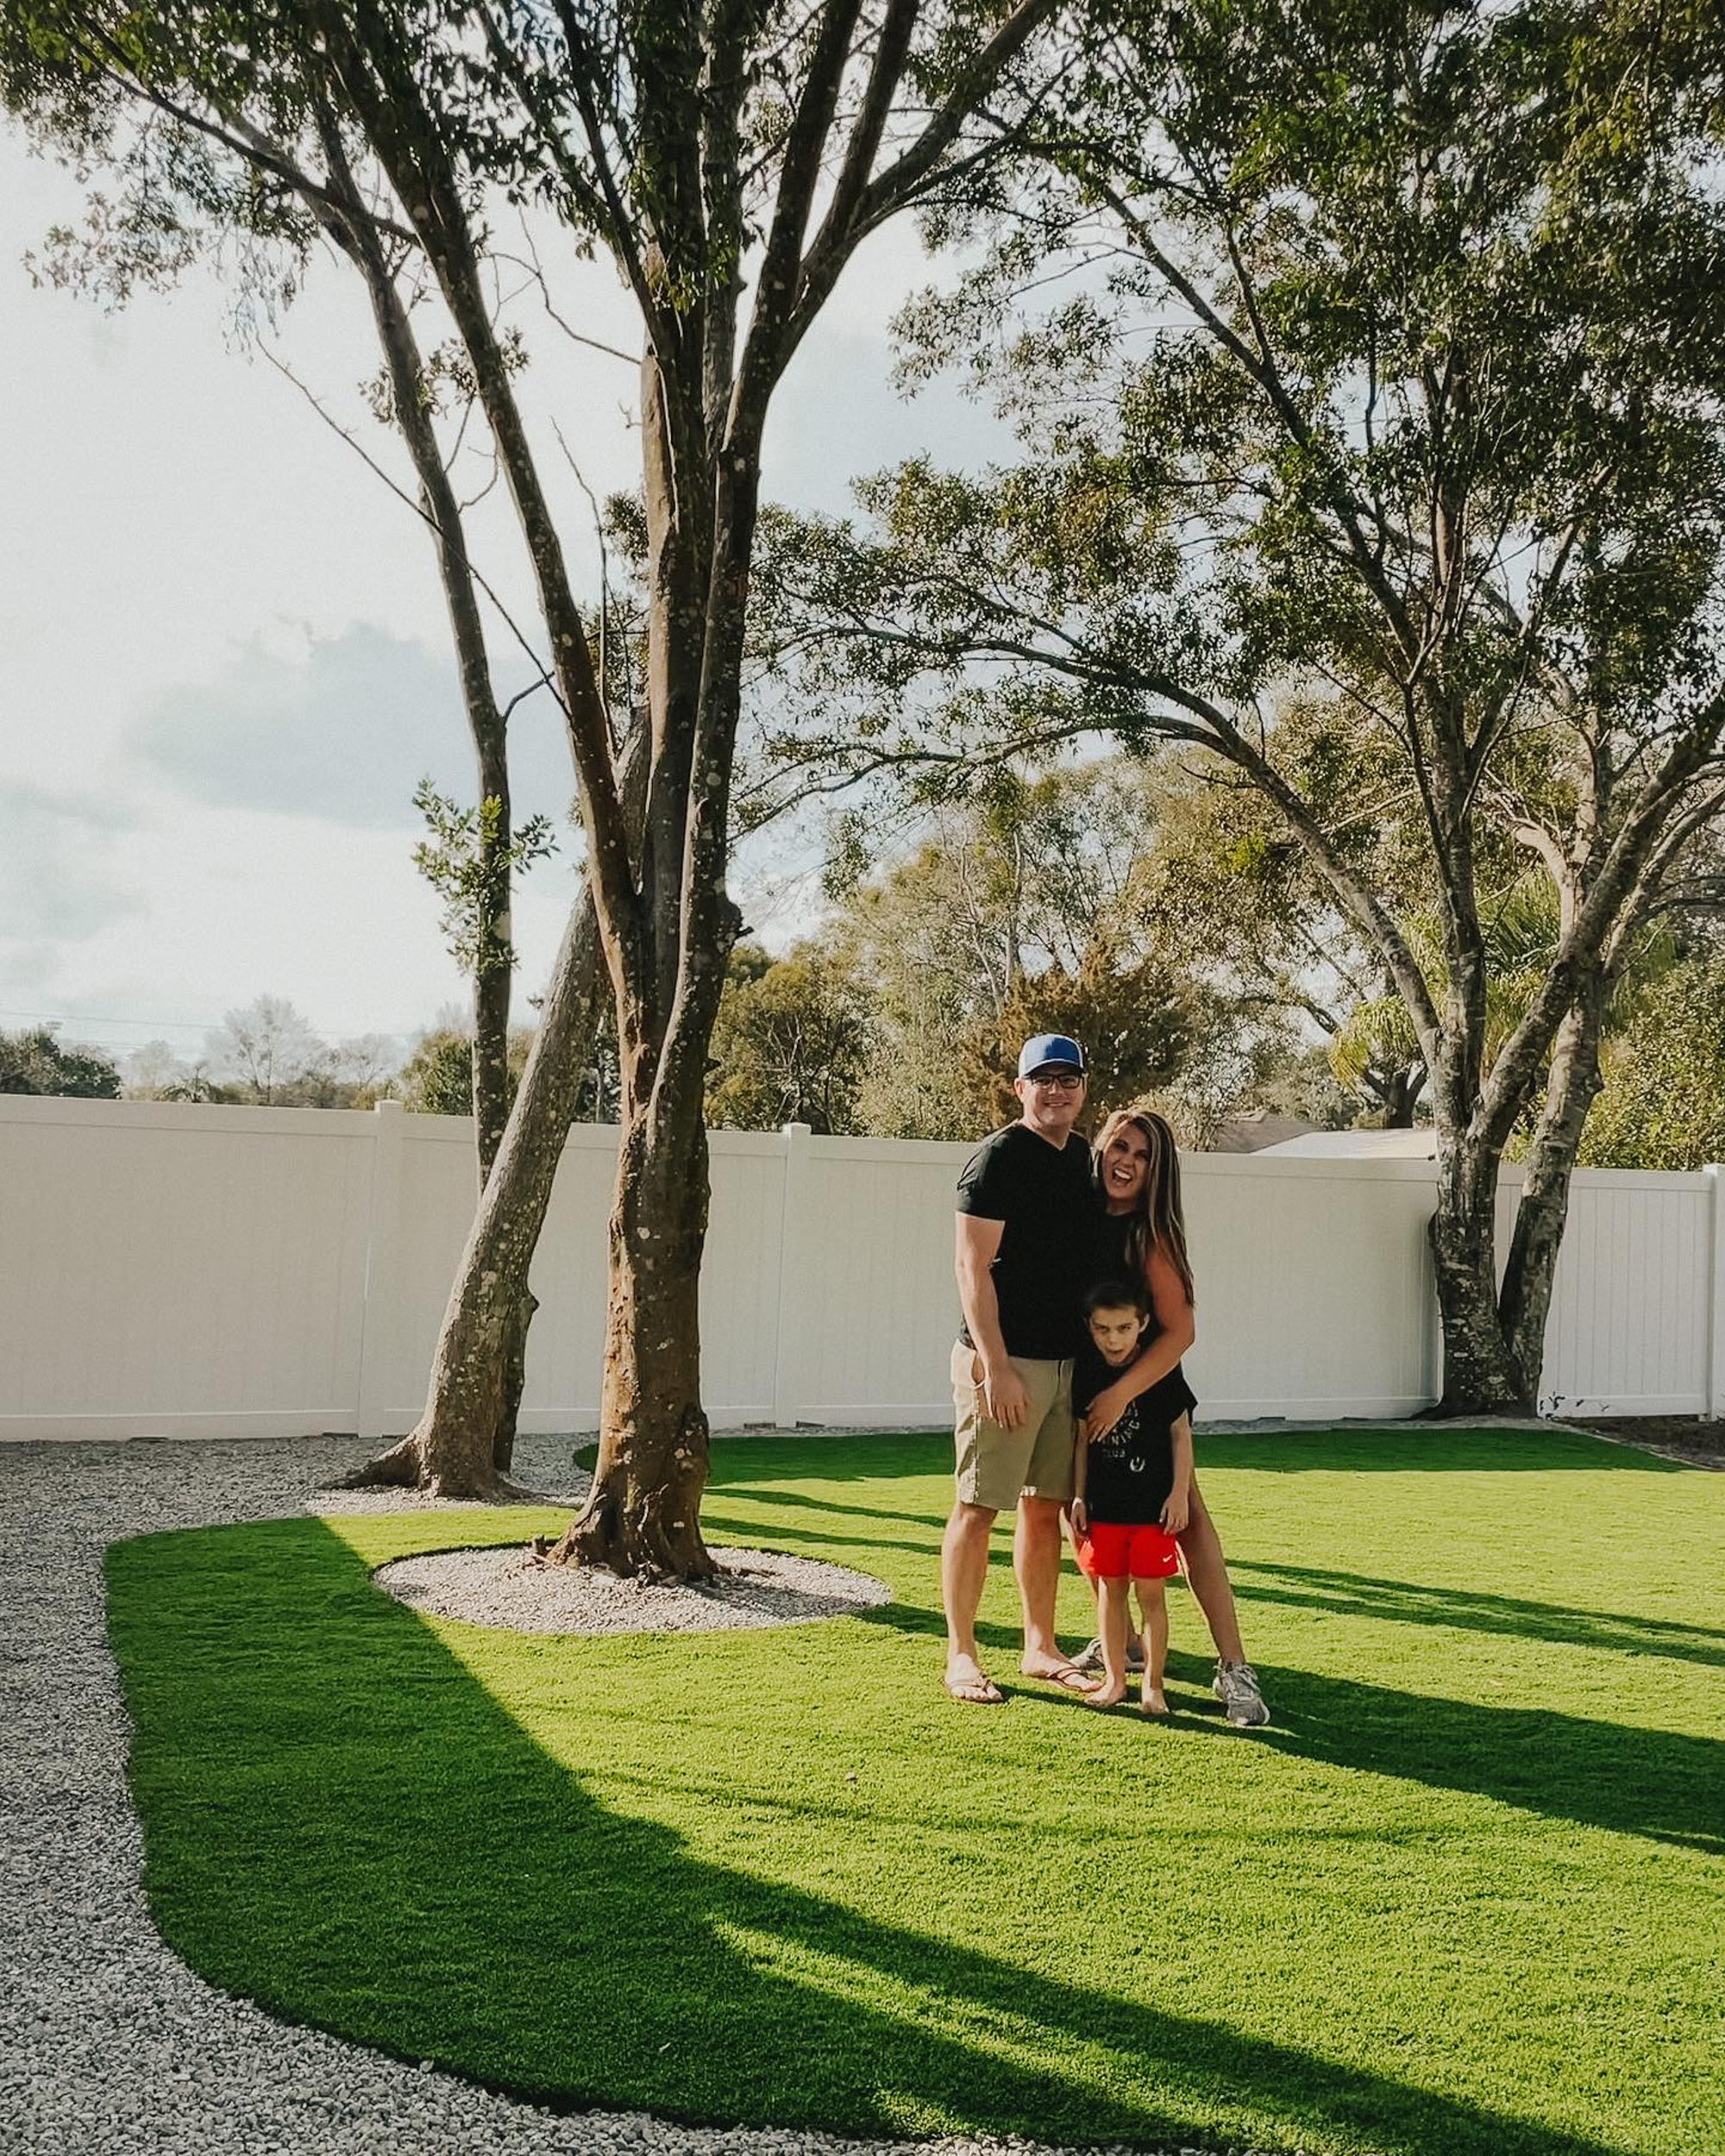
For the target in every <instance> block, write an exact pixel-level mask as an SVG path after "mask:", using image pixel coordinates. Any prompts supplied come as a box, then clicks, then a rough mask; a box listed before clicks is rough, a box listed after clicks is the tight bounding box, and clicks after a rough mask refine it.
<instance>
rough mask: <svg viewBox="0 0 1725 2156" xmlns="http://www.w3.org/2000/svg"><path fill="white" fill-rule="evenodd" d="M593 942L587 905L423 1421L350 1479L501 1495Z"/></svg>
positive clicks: (560, 967)
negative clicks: (533, 1274)
mask: <svg viewBox="0 0 1725 2156" xmlns="http://www.w3.org/2000/svg"><path fill="white" fill-rule="evenodd" d="M601 975H602V968H601V967H600V964H599V939H598V937H597V934H596V932H595V930H594V926H593V908H592V905H591V903H590V901H589V900H588V899H587V897H586V893H583V894H582V897H581V900H580V904H579V905H577V906H576V907H575V908H574V912H572V913H571V915H570V917H569V924H568V928H567V929H566V930H565V931H564V934H563V943H562V948H561V950H560V951H559V952H558V954H557V963H556V966H555V969H554V971H553V973H552V976H551V986H550V988H549V992H548V993H547V995H546V998H545V1006H544V1009H543V1012H542V1013H541V1015H540V1022H539V1031H538V1032H537V1034H536V1036H535V1037H534V1042H533V1049H532V1052H531V1054H530V1056H528V1059H527V1068H526V1069H525V1070H524V1072H523V1074H522V1078H521V1087H520V1090H519V1092H518V1093H517V1095H516V1098H515V1106H514V1107H513V1109H512V1110H511V1113H510V1118H509V1121H508V1124H507V1125H506V1126H505V1131H504V1134H503V1143H502V1144H501V1145H500V1146H499V1149H498V1154H497V1158H496V1160H495V1161H494V1162H493V1163H492V1171H491V1174H490V1175H489V1177H488V1178H487V1179H486V1187H485V1189H484V1191H483V1193H482V1194H481V1195H480V1203H479V1207H478V1210H477V1211H476V1212H475V1213H474V1224H473V1226H472V1228H471V1229H470V1231H469V1232H468V1236H467V1248H466V1249H465V1250H463V1251H462V1253H461V1264H460V1266H459V1268H458V1269H457V1270H456V1274H455V1285H454V1287H453V1288H451V1290H450V1294H449V1306H448V1307H447V1309H446V1310H445V1312H444V1313H443V1324H442V1330H441V1332H439V1334H438V1336H437V1348H436V1354H435V1356H434V1357H433V1358H432V1364H431V1380H430V1388H429V1391H428V1393H427V1396H426V1401H425V1411H424V1413H423V1414H422V1415H421V1416H420V1418H419V1420H418V1421H417V1423H416V1424H415V1425H414V1427H413V1429H412V1431H411V1432H410V1433H409V1434H408V1436H406V1437H405V1438H402V1440H401V1441H400V1443H399V1444H398V1445H392V1447H391V1448H390V1450H389V1451H387V1452H385V1453H384V1454H382V1455H381V1456H380V1457H379V1458H377V1459H375V1460H373V1461H372V1462H370V1463H369V1464H368V1465H367V1466H365V1467H363V1468H361V1469H359V1470H357V1471H356V1472H355V1473H354V1474H353V1475H351V1476H348V1477H346V1478H345V1480H344V1482H343V1484H342V1487H344V1488H347V1489H367V1488H369V1487H372V1486H373V1485H375V1484H378V1483H384V1484H398V1485H402V1486H405V1487H407V1488H410V1489H423V1490H425V1491H428V1492H429V1493H430V1495H433V1496H436V1497H495V1496H499V1495H507V1494H508V1492H507V1486H506V1485H505V1482H504V1481H503V1474H504V1472H505V1470H506V1468H507V1467H508V1465H509V1458H508V1457H505V1458H503V1459H499V1457H498V1453H499V1433H500V1432H504V1431H505V1429H506V1430H507V1433H508V1446H509V1451H510V1453H511V1454H512V1451H513V1446H514V1435H515V1417H516V1413H517V1409H518V1407H519V1404H520V1398H521V1383H522V1375H523V1370H524V1363H525V1357H526V1348H527V1326H526V1319H528V1318H529V1317H530V1315H531V1313H532V1308H533V1301H532V1297H531V1294H530V1292H529V1291H528V1289H527V1285H526V1283H527V1275H528V1269H529V1268H530V1265H531V1263H532V1261H533V1251H534V1248H535V1246H536V1244H537V1242H538V1240H539V1231H540V1229H541V1228H542V1227H543V1225H544V1221H545V1213H546V1209H547V1207H548V1206H549V1204H550V1202H551V1189H552V1185H553V1184H554V1183H555V1180H556V1174H557V1163H558V1162H559V1161H560V1160H561V1157H562V1151H563V1141H564V1139H565V1138H567V1137H568V1129H569V1123H570V1119H571V1118H572V1116H573V1113H574V1104H575V1094H576V1093H577V1092H578V1090H579V1089H580V1082H581V1079H582V1077H583V1076H584V1075H585V1072H586V1062H587V1058H588V1056H589V1055H590V1053H591V1050H592V1033H593V1020H594V995H595V988H596V986H597V984H598V982H599V980H600V978H601Z"/></svg>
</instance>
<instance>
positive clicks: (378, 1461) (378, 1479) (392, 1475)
mask: <svg viewBox="0 0 1725 2156" xmlns="http://www.w3.org/2000/svg"><path fill="white" fill-rule="evenodd" d="M423 1475H424V1459H423V1454H422V1452H421V1450H420V1445H419V1436H418V1432H417V1431H415V1432H410V1433H409V1435H408V1436H406V1437H405V1438H402V1439H401V1440H400V1441H399V1442H398V1444H395V1445H391V1447H390V1448H389V1450H388V1451H387V1452H380V1453H379V1454H378V1456H377V1457H376V1458H375V1459H374V1460H367V1462H366V1463H365V1465H364V1466H363V1467H356V1468H353V1469H350V1470H349V1471H348V1473H347V1474H345V1475H338V1476H336V1478H335V1480H334V1481H333V1482H329V1483H328V1484H327V1485H326V1487H327V1488H328V1489H419V1488H420V1486H421V1482H422V1479H423Z"/></svg>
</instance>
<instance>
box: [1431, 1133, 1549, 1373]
mask: <svg viewBox="0 0 1725 2156" xmlns="http://www.w3.org/2000/svg"><path fill="white" fill-rule="evenodd" d="M1498 1159H1499V1155H1498V1152H1497V1150H1496V1147H1495V1146H1490V1145H1488V1144H1486V1143H1485V1142H1484V1139H1483V1138H1480V1137H1479V1136H1478V1135H1477V1133H1476V1132H1475V1131H1472V1130H1471V1129H1470V1130H1464V1131H1445V1132H1443V1133H1442V1134H1441V1135H1440V1139H1439V1153H1438V1209H1437V1212H1436V1213H1434V1214H1433V1219H1432V1225H1431V1238H1432V1256H1433V1262H1434V1263H1435V1265H1436V1269H1437V1283H1438V1309H1439V1313H1440V1318H1441V1321H1442V1325H1443V1335H1444V1391H1443V1398H1442V1399H1441V1401H1440V1402H1439V1404H1438V1413H1440V1414H1442V1415H1477V1414H1527V1413H1531V1412H1532V1407H1533V1402H1532V1398H1531V1395H1529V1394H1528V1393H1527V1390H1526V1388H1525V1386H1524V1383H1523V1378H1522V1373H1521V1369H1520V1367H1519V1365H1518V1364H1517V1363H1516V1361H1515V1357H1514V1355H1513V1354H1512V1353H1511V1352H1510V1348H1509V1342H1508V1340H1507V1339H1506V1338H1504V1333H1503V1327H1502V1321H1501V1319H1500V1317H1499V1314H1498V1304H1497V1263H1496V1196H1497V1164H1498Z"/></svg>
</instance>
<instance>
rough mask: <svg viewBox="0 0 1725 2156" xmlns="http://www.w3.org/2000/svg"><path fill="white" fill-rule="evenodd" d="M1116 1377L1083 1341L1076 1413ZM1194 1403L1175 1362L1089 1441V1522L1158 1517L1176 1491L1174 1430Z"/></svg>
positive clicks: (1133, 1522)
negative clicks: (1110, 1426)
mask: <svg viewBox="0 0 1725 2156" xmlns="http://www.w3.org/2000/svg"><path fill="white" fill-rule="evenodd" d="M1118 1376H1120V1370H1119V1369H1116V1368H1115V1367H1114V1366H1113V1364H1111V1363H1106V1362H1104V1361H1103V1359H1102V1357H1101V1355H1100V1354H1099V1353H1098V1351H1097V1350H1096V1349H1095V1346H1094V1344H1089V1343H1087V1344H1086V1345H1085V1347H1084V1350H1083V1351H1082V1353H1081V1354H1080V1356H1079V1357H1078V1366H1077V1368H1076V1369H1075V1370H1074V1371H1073V1373H1072V1412H1073V1413H1074V1414H1076V1415H1082V1413H1084V1411H1085V1409H1086V1408H1087V1407H1088V1406H1089V1405H1090V1402H1091V1401H1093V1400H1094V1399H1095V1397H1096V1395H1097V1394H1098V1393H1099V1392H1101V1390H1102V1389H1103V1388H1104V1387H1105V1386H1107V1385H1111V1384H1112V1383H1113V1381H1114V1379H1115V1378H1117V1377H1118ZM1197 1404H1198V1397H1197V1395H1196V1394H1195V1392H1194V1391H1193V1390H1192V1388H1191V1387H1190V1386H1189V1384H1188V1383H1187V1382H1186V1380H1185V1378H1184V1376H1182V1374H1181V1370H1180V1367H1179V1365H1178V1363H1176V1365H1175V1367H1174V1368H1173V1369H1171V1370H1170V1371H1169V1373H1168V1375H1167V1376H1166V1377H1159V1378H1157V1381H1156V1382H1155V1384H1153V1385H1152V1386H1151V1388H1150V1389H1149V1390H1148V1391H1147V1392H1142V1393H1140V1394H1139V1395H1138V1398H1137V1399H1136V1400H1134V1401H1132V1402H1131V1403H1130V1404H1129V1405H1128V1407H1126V1412H1125V1413H1124V1414H1122V1415H1121V1417H1120V1420H1119V1421H1118V1422H1117V1423H1116V1424H1115V1425H1114V1426H1113V1429H1112V1430H1107V1431H1104V1432H1103V1433H1102V1435H1101V1437H1100V1438H1091V1440H1090V1444H1089V1449H1088V1458H1087V1460H1086V1463H1085V1468H1084V1504H1085V1507H1086V1510H1087V1511H1088V1514H1089V1516H1090V1518H1091V1519H1092V1520H1110V1521H1113V1522H1114V1523H1116V1524H1118V1525H1120V1526H1147V1525H1149V1524H1151V1523H1152V1522H1153V1521H1155V1520H1159V1519H1160V1518H1161V1516H1162V1507H1164V1505H1165V1504H1166V1503H1167V1502H1168V1497H1169V1493H1170V1490H1172V1489H1173V1488H1174V1440H1173V1435H1172V1432H1173V1429H1174V1426H1175V1424H1176V1422H1177V1421H1178V1420H1180V1418H1181V1416H1182V1415H1187V1414H1190V1413H1191V1412H1192V1410H1193V1409H1194V1408H1195V1407H1196V1406H1197Z"/></svg>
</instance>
